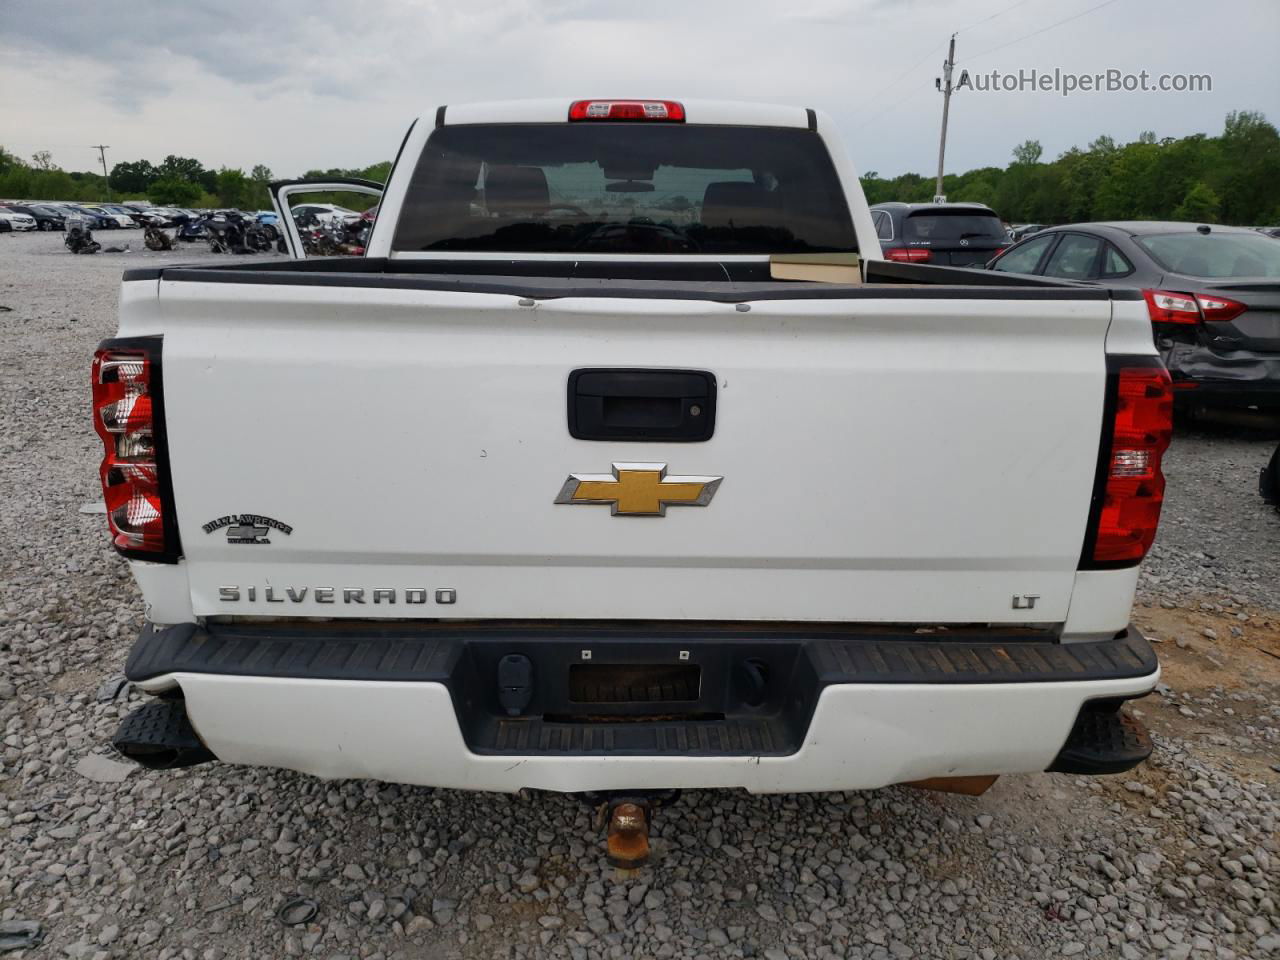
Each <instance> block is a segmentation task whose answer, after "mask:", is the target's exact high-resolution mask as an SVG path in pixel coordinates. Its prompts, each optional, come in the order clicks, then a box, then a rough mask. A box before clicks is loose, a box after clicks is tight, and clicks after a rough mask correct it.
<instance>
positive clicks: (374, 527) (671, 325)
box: [92, 100, 1172, 823]
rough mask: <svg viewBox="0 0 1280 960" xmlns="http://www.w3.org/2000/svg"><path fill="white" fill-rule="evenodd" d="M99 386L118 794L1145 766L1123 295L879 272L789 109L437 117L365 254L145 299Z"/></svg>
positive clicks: (1148, 367)
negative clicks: (123, 617)
mask: <svg viewBox="0 0 1280 960" xmlns="http://www.w3.org/2000/svg"><path fill="white" fill-rule="evenodd" d="M306 187H307V188H308V189H311V190H335V191H336V190H343V189H351V188H352V187H351V184H350V182H349V181H338V182H335V181H325V182H313V183H309V184H307V185H306ZM297 189H301V185H299V184H297V183H285V184H276V185H274V186H273V192H274V194H275V197H276V203H277V207H278V209H283V210H286V211H287V210H288V209H289V195H290V191H294V190H297ZM365 189H366V190H368V191H369V192H371V193H377V192H378V188H377V187H376V186H368V185H366V187H365ZM280 223H281V225H282V227H283V228H284V229H285V231H286V235H287V236H288V237H289V243H290V248H291V250H293V251H294V252H295V254H296V253H297V252H298V251H299V250H300V249H301V248H300V246H299V238H298V235H297V225H296V224H295V222H294V218H293V217H291V216H282V217H281V218H280ZM997 224H998V221H997ZM827 268H830V269H832V270H834V271H835V272H836V273H838V274H842V278H843V279H842V282H818V281H815V280H808V279H803V277H805V276H808V275H811V274H812V275H815V276H816V275H820V274H821V273H822V271H823V270H824V269H827ZM796 276H799V277H801V278H800V279H788V278H790V277H796ZM92 383H93V416H94V423H95V426H96V429H97V432H98V433H99V435H100V437H101V439H102V443H103V446H104V458H103V461H102V466H101V478H102V483H103V493H104V497H105V502H106V507H107V511H108V521H109V525H110V533H111V537H112V539H113V542H114V545H115V547H116V549H117V550H118V551H119V552H120V553H121V554H122V555H123V556H124V557H126V558H128V561H129V565H130V566H131V568H132V571H133V574H134V576H135V577H136V579H137V582H138V584H139V586H140V587H141V590H142V594H143V597H144V603H145V608H146V616H147V619H148V623H147V624H146V625H145V627H144V628H143V630H142V633H141V636H140V637H139V639H138V641H137V643H136V645H135V647H134V649H133V652H132V653H131V655H130V657H129V660H128V665H127V668H126V672H127V676H128V677H129V679H130V680H131V681H133V682H134V683H135V684H137V685H138V686H139V687H141V688H142V689H143V690H145V691H147V692H149V693H152V694H154V695H155V696H156V698H157V699H156V700H154V701H153V702H149V703H147V704H145V705H143V706H141V707H140V708H139V709H138V710H136V711H135V712H134V713H133V714H131V715H130V716H129V717H128V718H127V719H126V720H125V721H124V722H123V724H122V726H121V728H120V730H119V732H118V733H117V735H116V737H115V741H114V742H115V744H116V746H117V748H118V749H119V750H120V751H121V752H122V753H123V754H124V755H126V756H129V757H132V758H134V759H135V760H137V761H139V762H140V763H143V764H145V765H147V766H151V767H174V766H182V765H186V764H192V763H198V762H203V761H208V760H213V759H218V760H221V761H224V762H228V763H245V764H259V765H268V766H277V767H286V768H291V769H294V770H301V771H306V772H308V773H311V774H315V775H317V776H322V777H371V778H378V779H382V780H388V781H394V782H401V783H411V784H424V785H433V786H441V787H452V788H460V789H471V790H495V791H516V790H519V789H521V788H533V789H546V790H556V791H567V792H575V793H585V794H587V795H589V796H591V797H593V798H597V799H599V798H604V799H606V800H609V801H610V802H611V803H620V798H634V799H635V802H634V803H632V801H631V800H628V801H627V803H631V804H632V806H636V807H639V808H640V809H641V813H642V814H643V813H644V810H643V805H644V801H645V798H646V797H649V796H650V795H651V793H652V791H661V790H668V789H679V788H697V787H740V788H745V789H747V790H750V791H754V792H785V791H817V790H844V789H858V788H873V787H881V786H884V785H886V784H894V783H902V782H920V781H925V782H928V783H930V784H931V785H935V786H942V787H949V786H952V787H957V788H960V787H964V788H969V787H972V786H973V785H974V784H977V786H978V787H981V786H982V785H985V784H986V783H989V782H990V779H992V778H994V776H995V775H998V774H1003V773H1013V772H1023V771H1044V770H1053V771H1061V772H1069V773H1078V774H1079V773H1084V774H1091V773H1108V772H1116V771H1120V770H1124V769H1128V768H1130V767H1132V766H1134V765H1136V764H1138V763H1140V762H1141V761H1142V760H1143V759H1145V758H1146V756H1147V755H1148V754H1149V752H1150V750H1151V744H1150V740H1149V739H1148V738H1147V736H1146V734H1145V732H1144V731H1143V730H1142V728H1141V727H1140V726H1139V725H1138V723H1137V722H1136V721H1134V720H1133V719H1132V718H1131V717H1130V716H1129V715H1128V714H1127V713H1126V712H1125V711H1124V710H1123V709H1122V705H1123V704H1124V702H1125V701H1127V700H1130V699H1133V698H1135V697H1141V696H1144V695H1146V694H1147V693H1149V692H1150V691H1151V690H1152V689H1153V688H1154V687H1155V685H1156V682H1157V680H1158V677H1159V668H1158V664H1157V661H1156V658H1155V656H1154V654H1153V652H1152V647H1151V646H1150V645H1149V644H1148V642H1147V641H1146V640H1145V639H1144V638H1143V637H1142V635H1141V634H1140V633H1139V631H1138V630H1137V629H1136V628H1135V627H1133V626H1132V625H1131V624H1130V623H1129V614H1130V608H1131V605H1132V601H1133V595H1134V587H1135V583H1136V581H1137V565H1138V563H1139V562H1140V561H1141V560H1142V558H1143V556H1144V554H1145V553H1146V551H1147V549H1148V548H1149V546H1150V545H1151V541H1152V539H1153V537H1154V536H1155V531H1156V524H1157V521H1158V517H1159V513H1160V504H1161V500H1162V496H1163V489H1164V480H1163V476H1162V474H1161V456H1162V454H1163V452H1164V450H1165V447H1166V445H1167V443H1168V439H1169V433H1170V423H1171V416H1172V401H1171V392H1170V388H1169V378H1168V374H1167V373H1166V372H1165V370H1164V369H1163V367H1162V366H1161V364H1160V361H1159V358H1158V356H1157V355H1156V352H1155V349H1154V346H1153V344H1152V340H1151V332H1150V324H1149V321H1148V319H1147V313H1146V309H1145V304H1144V302H1143V300H1142V296H1141V294H1140V293H1139V292H1137V291H1133V290H1129V289H1111V288H1108V287H1106V286H1104V285H1088V284H1076V283H1071V282H1068V281H1058V280H1049V279H1043V278H1034V277H1018V276H1006V275H1002V274H999V273H992V272H989V271H981V270H964V269H954V268H950V267H943V266H934V265H929V264H918V263H897V262H892V261H887V260H884V259H883V258H882V255H881V250H880V247H879V245H878V243H877V240H876V233H875V228H874V227H873V225H872V220H871V213H870V210H869V208H868V206H867V204H866V201H865V199H864V197H863V194H862V190H861V188H860V186H859V183H858V180H857V177H856V175H855V173H854V170H853V168H852V166H851V164H850V163H849V161H848V160H847V159H846V157H845V154H844V152H843V150H842V149H841V147H840V145H839V143H838V141H837V139H836V137H835V131H834V125H833V123H832V122H831V120H830V119H829V118H828V117H826V116H825V115H824V114H821V113H818V112H816V111H813V110H805V109H800V108H790V107H782V106H750V105H742V104H733V103H720V102H701V101H686V102H675V101H662V100H653V101H608V100H591V101H576V102H573V103H569V102H567V101H530V102H514V103H499V104H487V105H471V106H449V107H447V108H445V107H441V108H440V109H439V110H438V111H435V112H433V113H432V114H429V115H427V116H426V117H424V118H423V119H421V120H419V121H418V122H417V123H415V125H414V126H413V127H412V128H411V129H410V131H409V133H408V134H407V136H406V138H405V141H404V144H403V145H402V148H401V151H400V155H399V158H398V160H397V162H396V164H395V166H394V168H393V171H392V173H391V176H390V179H389V182H388V183H387V185H386V189H385V195H384V196H383V197H382V200H381V208H380V214H379V216H378V218H377V221H376V223H375V225H374V227H373V230H372V233H371V236H370V238H369V246H368V251H367V254H366V255H365V256H363V257H356V258H348V259H338V258H319V259H310V260H304V261H293V260H274V261H270V262H261V263H256V262H234V263H227V264H217V265H211V266H196V267H191V266H148V267H143V268H138V269H132V270H129V271H127V272H126V273H125V275H124V282H123V287H122V292H121V313H120V327H119V335H118V337H116V338H114V339H111V340H108V341H105V342H104V343H102V344H101V346H100V348H99V349H98V351H97V354H96V359H95V361H94V364H93V371H92ZM959 778H981V780H978V781H973V780H971V781H963V782H962V781H961V780H960V779H959ZM624 806H626V804H621V806H618V807H615V814H617V813H618V811H619V810H620V809H622V807H624ZM641 819H642V820H643V816H641ZM632 822H633V823H634V820H633V821H632Z"/></svg>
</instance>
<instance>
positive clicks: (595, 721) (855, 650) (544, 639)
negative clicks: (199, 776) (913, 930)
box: [127, 624, 1159, 793]
mask: <svg viewBox="0 0 1280 960" xmlns="http://www.w3.org/2000/svg"><path fill="white" fill-rule="evenodd" d="M321 630H323V631H325V632H323V633H321V632H319V631H321ZM338 631H340V632H338ZM673 633H674V635H673ZM511 651H516V652H518V653H520V654H521V655H523V656H526V657H527V658H528V659H529V661H530V663H531V664H532V666H533V676H534V681H533V684H532V686H533V688H534V689H533V692H532V693H531V695H530V699H529V703H528V705H527V706H526V707H525V709H524V710H523V712H522V713H521V714H520V715H518V716H509V715H508V713H507V712H506V711H505V710H504V709H503V706H502V704H501V703H500V702H499V699H498V692H497V680H496V667H495V665H496V663H497V662H498V661H499V660H500V659H501V657H502V656H505V655H507V653H509V652H511ZM584 651H589V653H590V657H591V659H590V662H591V663H592V664H595V665H600V666H604V667H607V666H608V665H610V664H614V665H628V664H653V663H657V664H665V665H670V664H673V663H674V664H681V663H683V664H685V665H686V666H685V667H684V668H682V669H691V668H693V667H697V668H698V670H699V674H698V680H697V682H696V684H695V687H694V689H696V694H694V696H696V698H697V699H696V700H685V701H681V702H675V701H663V700H661V699H643V700H642V701H636V700H634V699H633V700H632V701H631V702H628V703H619V702H616V701H614V702H609V701H607V700H601V699H599V698H594V699H593V700H592V702H590V703H585V704H584V703H580V702H574V700H573V697H574V696H578V697H581V690H580V688H579V689H578V690H577V692H576V693H575V692H573V690H574V688H573V686H572V684H570V683H569V682H568V680H567V677H568V674H569V669H568V668H569V667H570V666H571V665H573V664H576V663H582V662H584V661H583V659H582V655H583V652H584ZM682 652H683V653H684V654H685V657H684V658H682V657H681V653H682ZM745 660H754V661H756V662H757V663H760V664H763V669H764V671H765V673H766V674H767V675H768V676H769V677H770V678H771V680H772V685H771V686H770V687H769V689H768V690H766V691H765V693H764V694H763V696H761V695H760V694H759V692H758V691H756V692H754V693H753V692H751V691H747V692H746V693H744V691H743V688H742V685H741V678H740V677H739V675H738V674H737V673H736V671H735V668H736V666H737V665H738V664H740V663H741V662H743V661H745ZM127 673H128V675H129V677H130V679H132V680H134V681H135V682H137V683H139V684H140V685H141V686H142V687H143V688H144V689H148V690H151V691H153V692H161V691H164V690H169V691H172V690H173V688H174V687H177V688H180V689H181V692H182V695H183V697H184V699H185V706H186V713H187V715H188V716H189V718H190V721H191V724H192V726H193V727H194V729H195V731H196V733H197V734H198V735H199V738H200V740H201V741H203V743H204V745H205V746H206V747H207V748H208V749H209V750H210V751H212V753H213V754H214V755H216V756H217V758H219V759H221V760H223V761H226V762H232V763H246V764H254V765H263V766H274V767H284V768H289V769H294V770H300V771H304V772H307V773H311V774H314V775H317V776H321V777H333V778H347V777H358V778H374V779H379V780H386V781H392V782H401V783H414V784H421V785H427V786H438V787H451V788H458V789H469V790H488V791H504V792H511V791H516V790H520V789H522V788H531V789H545V790H556V791H568V792H578V791H606V790H627V789H640V788H695V787H741V788H745V789H747V790H749V791H751V792H758V793H768V792H792V791H821V790H845V789H864V788H873V787H880V786H885V785H888V784H892V783H900V782H904V781H912V780H923V779H929V778H933V777H957V776H976V775H990V774H1002V773H1019V772H1030V771H1041V770H1046V769H1050V768H1051V767H1053V768H1055V769H1064V768H1063V766H1062V754H1063V752H1064V745H1065V744H1067V741H1068V737H1069V736H1071V735H1072V732H1073V729H1078V728H1079V724H1078V723H1077V721H1078V719H1079V718H1080V717H1081V714H1082V708H1083V707H1084V706H1085V705H1086V704H1090V703H1098V702H1103V703H1106V704H1110V705H1115V704H1118V703H1119V702H1120V701H1123V700H1125V699H1130V698H1133V697H1138V696H1142V695H1144V694H1146V693H1148V692H1150V691H1151V689H1152V688H1153V687H1154V686H1155V683H1156V681H1157V679H1158V676H1159V668H1158V666H1157V664H1156V660H1155V656H1154V654H1153V653H1152V651H1151V648H1150V646H1149V645H1148V644H1147V643H1146V641H1145V640H1144V639H1143V638H1142V637H1141V636H1140V635H1138V634H1137V632H1136V631H1133V630H1130V631H1128V632H1126V634H1124V635H1122V636H1121V637H1120V638H1117V639H1115V640H1111V641H1106V642H1100V643H1084V644H1071V645H1061V644H1058V643H1056V642H1054V641H1052V640H1049V639H1045V638H1043V637H1034V636H1028V635H1010V636H1008V637H994V636H987V637H983V638H977V637H966V638H964V639H949V640H931V639H924V638H921V637H918V636H912V635H911V634H905V635H902V636H896V637H895V636H891V635H888V634H839V633H832V632H826V631H824V632H821V633H818V634H816V635H815V634H813V633H804V632H797V631H794V630H791V631H780V632H778V633H776V634H775V633H769V632H763V631H757V632H753V633H747V634H745V635H744V631H742V630H739V629H732V630H731V629H725V630H717V631H707V630H699V631H698V633H697V634H696V635H695V634H693V633H688V634H685V635H680V634H679V633H678V631H677V632H673V631H666V632H664V631H662V630H648V631H639V630H637V629H636V628H600V629H596V630H594V631H589V632H583V633H578V632H575V633H573V634H571V635H565V633H564V632H563V631H552V630H542V631H537V630H533V631H531V630H529V629H528V628H525V629H522V630H517V629H514V628H513V629H511V630H501V629H498V630H495V629H487V628H486V629H466V628H457V627H452V628H432V629H421V628H415V627H410V626H400V625H396V626H395V627H392V628H388V627H372V626H367V625H366V626H365V627H364V628H363V629H361V628H358V627H356V628H352V627H345V628H340V627H338V626H336V625H334V624H316V625H313V626H309V627H306V628H298V627H291V628H285V627H281V626H279V625H268V626H262V627H256V628H252V629H250V628H245V627H234V628H231V627H227V628H213V629H212V631H210V630H208V629H205V628H198V627H196V626H194V625H182V626H180V627H177V628H170V629H168V630H165V631H155V630H150V629H148V630H147V631H144V634H143V636H142V637H141V638H140V640H139V643H138V645H137V647H136V648H135V650H134V653H133V655H132V656H131V657H130V661H129V666H128V668H127ZM748 700H751V701H759V702H757V703H755V705H752V703H749V702H747V701H748ZM1130 765H1132V764H1130ZM1077 769H1078V768H1077Z"/></svg>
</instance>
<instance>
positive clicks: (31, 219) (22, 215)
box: [0, 206, 37, 232]
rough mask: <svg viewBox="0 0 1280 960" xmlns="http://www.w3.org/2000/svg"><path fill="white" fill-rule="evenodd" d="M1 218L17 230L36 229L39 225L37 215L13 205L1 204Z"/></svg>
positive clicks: (11, 228)
mask: <svg viewBox="0 0 1280 960" xmlns="http://www.w3.org/2000/svg"><path fill="white" fill-rule="evenodd" d="M0 220H3V221H4V222H5V223H7V224H8V225H9V229H10V230H12V231H15V232H16V231H19V230H35V229H36V226H37V221H36V218H35V216H33V215H32V214H30V213H27V212H26V211H23V210H18V209H15V208H14V207H11V206H0Z"/></svg>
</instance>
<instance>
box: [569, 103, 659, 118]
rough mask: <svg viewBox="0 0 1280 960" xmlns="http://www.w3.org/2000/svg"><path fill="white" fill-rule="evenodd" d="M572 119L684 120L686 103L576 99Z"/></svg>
mask: <svg viewBox="0 0 1280 960" xmlns="http://www.w3.org/2000/svg"><path fill="white" fill-rule="evenodd" d="M569 119H570V120H656V121H659V122H666V123H683V122H684V104H682V103H677V102H676V101H675V100H575V101H573V103H571V104H570V105H569Z"/></svg>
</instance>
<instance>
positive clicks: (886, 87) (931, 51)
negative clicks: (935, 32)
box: [854, 0, 1031, 130]
mask: <svg viewBox="0 0 1280 960" xmlns="http://www.w3.org/2000/svg"><path fill="white" fill-rule="evenodd" d="M1030 2H1031V0H1018V2H1017V3H1015V4H1013V5H1012V6H1008V7H1005V8H1004V9H1003V10H997V11H996V12H995V13H993V14H991V15H990V16H989V17H984V18H983V19H982V20H979V21H978V22H977V23H971V24H969V26H967V27H965V28H964V30H957V31H956V33H957V34H959V33H964V32H965V31H966V30H972V29H973V28H974V27H980V26H982V25H983V24H984V23H989V22H990V21H992V20H994V19H995V18H996V17H1002V16H1004V15H1005V14H1006V13H1009V12H1011V11H1013V10H1016V9H1017V8H1018V7H1020V6H1022V5H1023V4H1026V3H1030ZM946 45H947V41H946V40H943V41H942V42H941V43H936V44H934V45H933V46H932V47H930V48H929V49H928V51H926V52H925V54H924V56H922V57H921V58H920V59H919V60H917V61H916V62H915V63H913V64H912V65H911V66H909V67H907V69H906V70H904V71H902V73H900V74H899V75H898V76H896V77H894V79H892V80H890V81H889V82H888V83H887V84H885V85H884V86H883V87H881V88H880V89H879V90H877V91H876V92H875V93H873V94H871V95H870V96H869V97H867V100H869V101H870V100H876V99H878V98H879V97H880V96H881V94H885V93H888V92H889V91H890V90H892V89H893V88H894V87H896V86H897V85H898V84H899V83H901V82H902V81H903V80H905V79H907V77H909V76H910V75H911V74H912V73H913V72H915V70H916V69H918V68H919V67H921V66H922V65H923V64H924V62H925V61H926V60H928V59H929V58H930V57H932V56H933V55H934V54H935V53H937V52H938V50H939V49H941V48H942V47H944V46H946ZM914 92H915V91H914V90H908V91H907V92H906V93H904V94H903V95H902V96H901V97H898V98H897V99H896V100H892V101H890V102H889V103H887V104H885V105H884V106H882V107H880V108H879V109H878V110H876V111H875V112H874V113H872V114H871V115H870V116H868V117H867V118H866V119H865V120H863V121H862V123H860V124H858V126H856V127H855V128H854V129H855V130H861V129H862V128H863V127H865V126H866V125H867V124H869V123H870V122H871V121H872V120H875V119H876V118H877V117H879V116H881V115H882V114H883V113H885V111H887V110H892V109H893V108H894V107H896V106H898V105H899V104H901V103H903V102H905V101H906V100H908V99H909V98H910V97H911V95H912V94H913V93H914Z"/></svg>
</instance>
